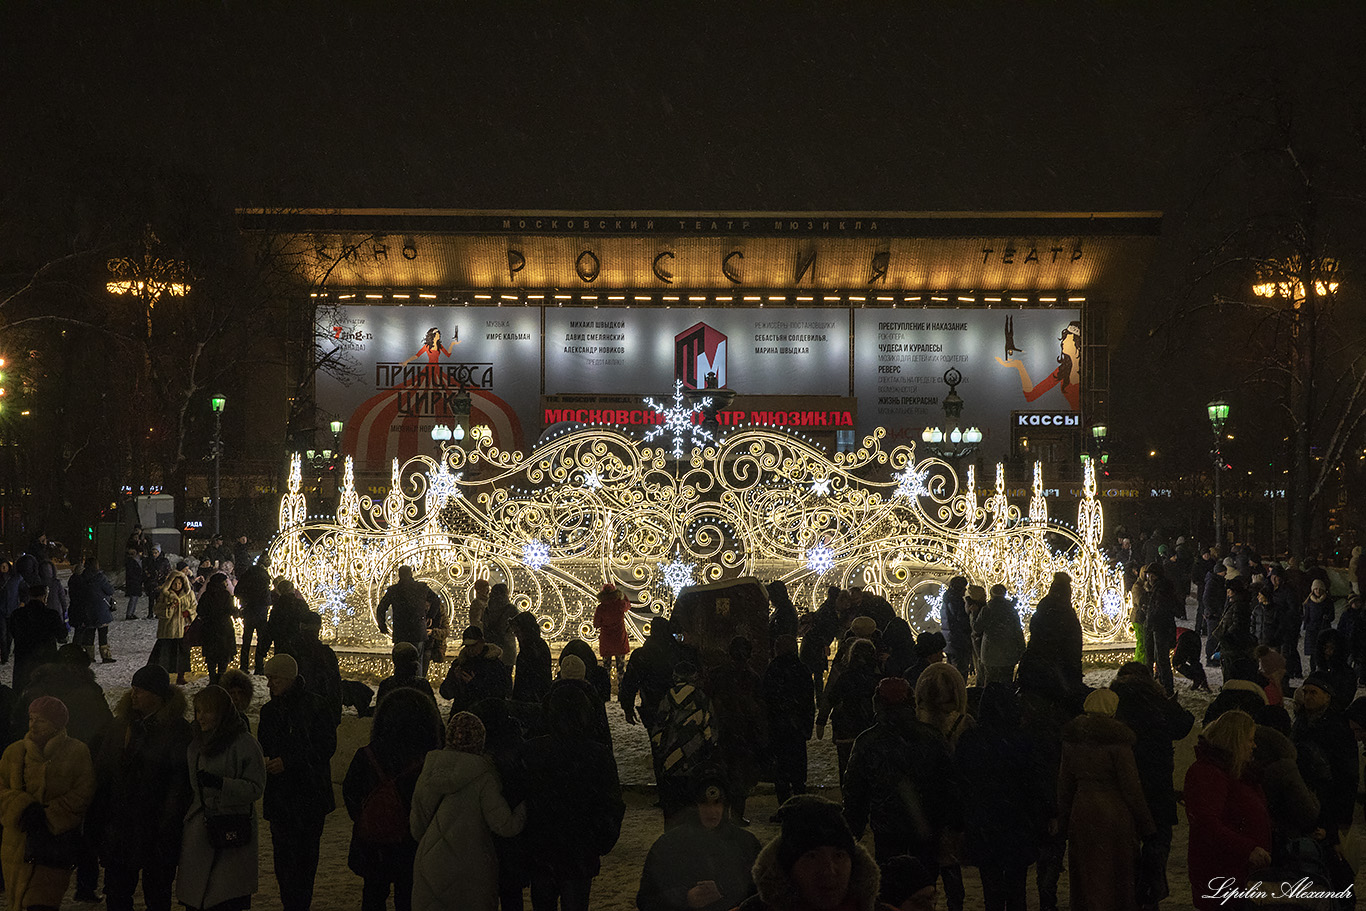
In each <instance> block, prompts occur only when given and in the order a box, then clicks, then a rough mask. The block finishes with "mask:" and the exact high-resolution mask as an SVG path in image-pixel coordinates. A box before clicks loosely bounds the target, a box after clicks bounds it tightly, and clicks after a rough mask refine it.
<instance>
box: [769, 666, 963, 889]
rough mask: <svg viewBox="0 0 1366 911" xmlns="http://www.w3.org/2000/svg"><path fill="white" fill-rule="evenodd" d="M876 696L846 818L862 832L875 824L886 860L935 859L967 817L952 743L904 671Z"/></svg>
mask: <svg viewBox="0 0 1366 911" xmlns="http://www.w3.org/2000/svg"><path fill="white" fill-rule="evenodd" d="M943 666H944V667H948V665H943ZM955 673H956V672H955ZM869 702H870V703H871V704H872V706H873V712H874V718H875V719H876V720H875V723H874V724H873V725H872V727H870V728H868V729H867V730H866V731H863V732H862V733H861V734H859V736H858V739H857V740H855V741H854V748H853V751H852V752H851V754H850V756H849V767H848V769H846V770H845V776H844V787H843V794H844V816H845V819H846V820H847V821H848V823H849V827H850V829H851V830H852V831H853V832H854V833H855V834H856V835H858V836H859V837H862V835H863V831H864V828H865V827H868V826H871V827H872V830H873V843H874V846H875V848H876V851H877V859H878V861H879V862H880V863H881V862H884V861H886V860H887V859H889V858H892V857H896V856H898V855H901V854H910V855H913V856H915V857H920V858H923V859H925V860H926V861H927V862H932V863H935V862H936V858H935V856H936V853H937V852H938V850H939V845H940V842H941V839H942V837H943V835H944V833H945V832H946V831H947V830H949V829H950V828H957V827H958V826H959V825H960V824H961V822H962V815H961V814H962V808H961V805H960V788H959V785H958V781H959V776H958V773H957V772H956V771H955V769H954V767H953V763H952V760H951V758H950V754H949V750H948V746H947V744H946V743H945V742H944V738H943V737H941V736H940V735H939V734H938V732H937V731H935V730H934V728H932V727H931V726H929V725H927V724H925V723H924V722H922V721H920V720H919V719H917V718H916V714H915V701H914V699H913V698H912V694H911V688H910V685H909V684H907V682H906V681H905V679H904V678H901V677H884V678H883V679H882V680H881V681H879V682H878V683H877V684H876V686H875V687H874V691H873V694H872V698H871V699H870V700H869ZM795 799H796V798H794V800H795Z"/></svg>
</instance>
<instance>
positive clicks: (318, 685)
mask: <svg viewBox="0 0 1366 911" xmlns="http://www.w3.org/2000/svg"><path fill="white" fill-rule="evenodd" d="M322 627H323V618H322V617H320V616H318V614H316V613H315V612H313V611H309V612H308V613H306V614H304V616H303V619H302V620H300V621H299V638H298V640H297V641H296V642H295V643H294V660H295V662H297V663H298V665H299V676H301V677H303V678H304V688H305V689H307V690H308V691H309V692H310V693H316V694H317V695H318V696H320V697H322V700H323V703H324V704H325V705H326V706H327V713H328V716H329V717H330V718H331V719H332V724H333V726H334V727H335V726H336V725H339V724H341V713H342V679H341V665H340V664H339V663H338V661H337V653H336V652H334V651H333V650H332V646H330V645H328V644H327V643H325V642H323V641H322V640H321V639H320V638H319V635H320V634H321V633H322ZM366 695H367V696H368V695H369V694H368V693H367V694H366Z"/></svg>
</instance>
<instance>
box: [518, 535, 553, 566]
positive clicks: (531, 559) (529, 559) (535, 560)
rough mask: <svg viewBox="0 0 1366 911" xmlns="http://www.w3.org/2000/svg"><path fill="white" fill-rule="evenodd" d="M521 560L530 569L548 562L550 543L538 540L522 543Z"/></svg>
mask: <svg viewBox="0 0 1366 911" xmlns="http://www.w3.org/2000/svg"><path fill="white" fill-rule="evenodd" d="M522 562H523V563H525V564H526V565H527V566H530V567H531V568H532V569H540V568H541V567H542V566H545V565H546V564H547V563H549V562H550V545H549V544H547V543H545V542H544V541H542V540H540V539H539V538H538V539H537V540H535V541H528V542H526V544H524V545H522Z"/></svg>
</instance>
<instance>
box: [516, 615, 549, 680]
mask: <svg viewBox="0 0 1366 911" xmlns="http://www.w3.org/2000/svg"><path fill="white" fill-rule="evenodd" d="M512 628H513V631H514V632H515V633H516V635H517V666H516V671H515V672H514V674H513V678H512V699H513V701H514V702H540V701H541V700H542V699H544V698H545V696H546V693H548V692H550V682H551V680H552V679H553V677H552V676H551V673H550V646H549V645H548V644H547V643H546V641H545V639H544V638H542V636H541V621H539V620H537V619H536V615H535V614H533V613H532V612H531V611H522V612H521V613H519V614H517V616H515V617H513V618H512Z"/></svg>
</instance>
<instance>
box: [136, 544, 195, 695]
mask: <svg viewBox="0 0 1366 911" xmlns="http://www.w3.org/2000/svg"><path fill="white" fill-rule="evenodd" d="M154 607H155V609H156V615H157V642H156V645H154V646H153V647H152V656H151V658H149V659H148V663H149V664H159V665H161V666H162V667H164V668H166V670H167V671H168V672H170V673H172V674H175V675H176V679H175V682H176V686H184V685H185V675H186V674H187V673H189V670H190V649H189V647H188V646H186V645H185V630H186V629H187V628H188V627H189V625H190V622H191V621H193V620H194V618H195V612H196V610H197V609H198V608H197V606H196V604H195V600H194V593H193V592H191V591H190V580H189V579H188V578H187V577H186V575H185V574H184V573H183V572H180V571H179V570H173V571H172V572H171V574H170V576H169V577H168V578H167V579H166V584H165V585H163V586H162V587H161V591H160V592H159V593H158V594H157V597H156V602H155V604H154Z"/></svg>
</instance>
